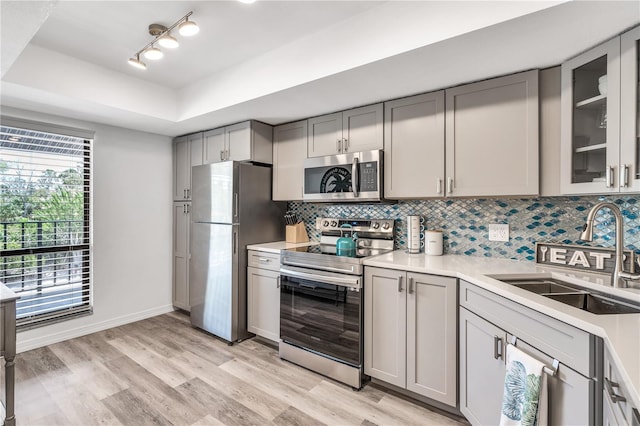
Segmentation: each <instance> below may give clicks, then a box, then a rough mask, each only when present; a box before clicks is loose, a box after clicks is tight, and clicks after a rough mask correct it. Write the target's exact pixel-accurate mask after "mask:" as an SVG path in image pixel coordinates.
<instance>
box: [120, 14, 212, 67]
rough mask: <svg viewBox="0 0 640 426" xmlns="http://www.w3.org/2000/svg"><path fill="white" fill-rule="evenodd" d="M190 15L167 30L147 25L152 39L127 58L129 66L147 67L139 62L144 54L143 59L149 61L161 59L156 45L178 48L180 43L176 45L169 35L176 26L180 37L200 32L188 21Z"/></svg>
mask: <svg viewBox="0 0 640 426" xmlns="http://www.w3.org/2000/svg"><path fill="white" fill-rule="evenodd" d="M192 14H193V12H189V13H187V14H186V15H184V16H183V17H182V18H180V19H178V20H177V21H176V22H175V23H174V24H173V25H171V26H170V27H168V28H167V27H165V26H164V25H160V24H151V25H149V34H151V35H152V36H153V37H154V39H153V40H151V42H149V43H147V44H146V45H145V46H144V47H143V48H142V49H140V50H138V51H137V52H136V53H135V54H134V55H133V56H132V57H131V58H129V64H130V65H131V66H134V67H136V68H139V69H146V68H147V65H146V64H145V63H144V62H142V61H140V55H141V54H144V57H145V58H147V59H149V60H153V61H155V60H158V59H161V58H162V57H163V56H164V53H163V52H162V50H160V49H158V48H157V47H155V44H156V43H157V44H159V45H160V46H162V47H166V48H167V49H175V48H176V47H178V46H179V45H180V43H178V40H177V39H176V38H175V37H173V36H172V35H171V30H173V29H174V28H176V27H178V26H179V27H178V32H179V33H180V35H183V36H186V37H189V36H192V35H195V34H197V33H198V31H200V27H198V24H196V23H195V22H193V21H190V20H189V16H191V15H192Z"/></svg>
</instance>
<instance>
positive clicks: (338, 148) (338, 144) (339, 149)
mask: <svg viewBox="0 0 640 426" xmlns="http://www.w3.org/2000/svg"><path fill="white" fill-rule="evenodd" d="M341 145H342V140H340V139H338V140H337V141H336V151H338V152H342V146H341Z"/></svg>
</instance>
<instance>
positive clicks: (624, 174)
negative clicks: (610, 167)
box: [620, 164, 629, 188]
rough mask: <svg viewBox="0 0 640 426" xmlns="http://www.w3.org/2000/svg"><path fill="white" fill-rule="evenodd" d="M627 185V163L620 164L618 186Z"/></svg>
mask: <svg viewBox="0 0 640 426" xmlns="http://www.w3.org/2000/svg"><path fill="white" fill-rule="evenodd" d="M628 186H629V165H628V164H623V165H621V166H620V188H626V187H628Z"/></svg>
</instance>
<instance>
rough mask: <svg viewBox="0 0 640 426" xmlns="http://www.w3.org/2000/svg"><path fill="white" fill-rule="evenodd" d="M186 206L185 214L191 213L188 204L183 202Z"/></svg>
mask: <svg viewBox="0 0 640 426" xmlns="http://www.w3.org/2000/svg"><path fill="white" fill-rule="evenodd" d="M185 205H186V206H187V214H189V213H191V209H190V208H189V204H185Z"/></svg>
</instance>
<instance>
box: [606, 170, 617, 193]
mask: <svg viewBox="0 0 640 426" xmlns="http://www.w3.org/2000/svg"><path fill="white" fill-rule="evenodd" d="M614 172H615V167H613V166H607V176H606V185H607V188H613V173H614Z"/></svg>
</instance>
